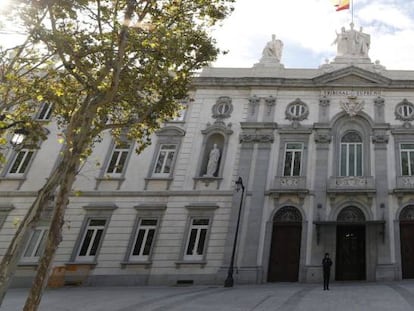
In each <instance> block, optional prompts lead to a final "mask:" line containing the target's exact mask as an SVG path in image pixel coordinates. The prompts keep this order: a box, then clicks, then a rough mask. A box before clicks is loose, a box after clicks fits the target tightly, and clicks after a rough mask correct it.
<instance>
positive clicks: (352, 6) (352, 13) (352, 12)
mask: <svg viewBox="0 0 414 311" xmlns="http://www.w3.org/2000/svg"><path fill="white" fill-rule="evenodd" d="M351 21H352V24H354V0H351Z"/></svg>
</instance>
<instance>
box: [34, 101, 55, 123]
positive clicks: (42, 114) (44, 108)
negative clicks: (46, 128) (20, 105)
mask: <svg viewBox="0 0 414 311" xmlns="http://www.w3.org/2000/svg"><path fill="white" fill-rule="evenodd" d="M52 110H53V105H52V104H49V103H43V104H42V105H41V106H40V109H39V113H38V114H37V120H49V119H50V117H51V115H52Z"/></svg>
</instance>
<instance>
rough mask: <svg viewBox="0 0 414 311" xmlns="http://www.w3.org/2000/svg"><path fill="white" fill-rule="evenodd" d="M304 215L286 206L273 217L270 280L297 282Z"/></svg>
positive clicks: (268, 278)
mask: <svg viewBox="0 0 414 311" xmlns="http://www.w3.org/2000/svg"><path fill="white" fill-rule="evenodd" d="M301 234H302V216H301V214H300V212H299V211H298V209H297V208H295V207H292V206H286V207H283V208H281V209H280V210H279V211H277V213H276V214H275V216H274V217H273V231H272V244H271V248H270V258H269V271H268V277H267V280H268V282H296V281H298V276H299V260H300V244H301Z"/></svg>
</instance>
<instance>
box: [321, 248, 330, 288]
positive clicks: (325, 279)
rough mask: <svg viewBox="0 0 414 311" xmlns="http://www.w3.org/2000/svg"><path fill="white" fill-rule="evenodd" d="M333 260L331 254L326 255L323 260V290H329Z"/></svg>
mask: <svg viewBox="0 0 414 311" xmlns="http://www.w3.org/2000/svg"><path fill="white" fill-rule="evenodd" d="M331 266H332V260H331V258H329V253H325V257H324V258H323V259H322V269H323V290H329V278H330V275H331Z"/></svg>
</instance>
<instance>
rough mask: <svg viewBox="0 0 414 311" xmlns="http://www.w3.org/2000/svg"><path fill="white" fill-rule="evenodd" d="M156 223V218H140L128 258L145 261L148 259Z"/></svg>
mask: <svg viewBox="0 0 414 311" xmlns="http://www.w3.org/2000/svg"><path fill="white" fill-rule="evenodd" d="M157 223H158V220H157V219H151V218H142V219H140V220H139V225H138V229H137V232H136V236H135V239H134V241H135V244H134V246H133V248H132V252H131V255H130V260H138V261H147V260H148V259H149V255H150V253H151V250H152V246H153V244H154V237H155V231H156V229H157Z"/></svg>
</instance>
